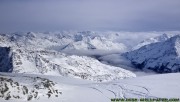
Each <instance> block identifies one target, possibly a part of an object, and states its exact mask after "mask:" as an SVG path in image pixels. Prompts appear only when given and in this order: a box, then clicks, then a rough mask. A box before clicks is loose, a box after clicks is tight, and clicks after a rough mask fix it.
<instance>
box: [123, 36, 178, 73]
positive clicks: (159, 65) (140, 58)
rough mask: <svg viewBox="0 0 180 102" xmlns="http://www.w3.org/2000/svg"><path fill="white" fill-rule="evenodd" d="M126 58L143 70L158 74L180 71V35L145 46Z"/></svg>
mask: <svg viewBox="0 0 180 102" xmlns="http://www.w3.org/2000/svg"><path fill="white" fill-rule="evenodd" d="M125 56H126V57H127V58H128V59H129V60H131V62H132V63H133V64H134V65H135V66H136V67H137V68H141V69H151V70H154V71H156V72H160V73H164V72H179V71H180V66H179V65H180V63H179V62H180V59H179V58H180V57H179V56H180V35H176V36H173V37H171V38H169V39H167V40H165V41H162V42H157V43H153V44H149V45H146V46H143V47H141V48H139V49H137V50H134V51H131V52H128V53H126V54H125Z"/></svg>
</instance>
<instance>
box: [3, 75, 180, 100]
mask: <svg viewBox="0 0 180 102" xmlns="http://www.w3.org/2000/svg"><path fill="white" fill-rule="evenodd" d="M27 76H29V77H37V75H27V74H10V73H1V74H0V77H6V78H12V79H13V80H14V81H16V82H19V83H20V84H21V85H27V88H30V87H31V86H30V85H28V84H25V83H29V82H31V80H27V81H25V80H26V78H27ZM38 77H41V78H48V79H49V80H51V81H52V82H53V83H56V85H55V86H54V87H53V88H56V89H58V90H59V91H60V92H62V94H60V95H58V97H54V96H52V97H50V98H48V97H47V96H43V95H42V96H41V97H40V98H33V99H32V100H31V101H30V102H46V101H53V102H83V101H86V102H100V101H102V102H110V99H111V98H138V99H139V98H180V95H179V90H180V85H179V78H180V74H179V73H172V74H161V75H150V76H145V77H137V78H131V79H124V80H118V81H113V82H105V83H97V82H91V81H84V80H78V79H72V78H67V77H58V76H56V77H55V76H44V75H43V76H38ZM167 80H168V81H167ZM34 83H36V82H34ZM29 84H30V83H29ZM12 90H14V91H16V90H17V89H16V88H12ZM39 93H41V94H43V93H46V91H43V92H39ZM10 94H13V93H12V92H11V93H10ZM18 94H20V93H18ZM0 101H1V102H7V101H5V100H4V99H3V98H0ZM14 101H18V102H24V101H26V100H24V99H10V100H8V102H14Z"/></svg>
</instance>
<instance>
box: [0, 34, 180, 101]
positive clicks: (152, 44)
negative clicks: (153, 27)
mask: <svg viewBox="0 0 180 102" xmlns="http://www.w3.org/2000/svg"><path fill="white" fill-rule="evenodd" d="M179 51H180V32H178V31H172V32H94V31H81V32H78V31H61V32H15V33H1V34H0V80H1V81H0V101H1V102H6V101H7V100H8V101H12V102H14V101H18V102H24V101H32V102H41V101H44V102H46V101H53V102H83V101H86V102H110V101H111V99H112V98H138V99H140V98H154V99H155V98H180V95H179V91H180V74H179V72H180V64H179V61H180V57H179V54H180V52H179Z"/></svg>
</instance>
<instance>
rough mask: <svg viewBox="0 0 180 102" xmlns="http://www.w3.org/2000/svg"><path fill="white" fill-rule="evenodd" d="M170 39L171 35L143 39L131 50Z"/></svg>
mask: <svg viewBox="0 0 180 102" xmlns="http://www.w3.org/2000/svg"><path fill="white" fill-rule="evenodd" d="M170 37H172V35H168V34H165V33H164V34H162V35H160V36H157V37H152V38H148V39H145V40H143V41H142V42H140V43H139V44H138V45H136V46H135V47H133V48H132V50H136V49H139V48H140V47H142V46H145V45H148V44H152V43H156V42H162V41H165V40H167V39H168V38H170Z"/></svg>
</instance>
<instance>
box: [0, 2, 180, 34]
mask: <svg viewBox="0 0 180 102" xmlns="http://www.w3.org/2000/svg"><path fill="white" fill-rule="evenodd" d="M64 29H65V30H67V29H72V30H112V31H113V30H115V31H168V30H180V0H0V31H1V32H4V31H8V32H13V31H58V30H64Z"/></svg>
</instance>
